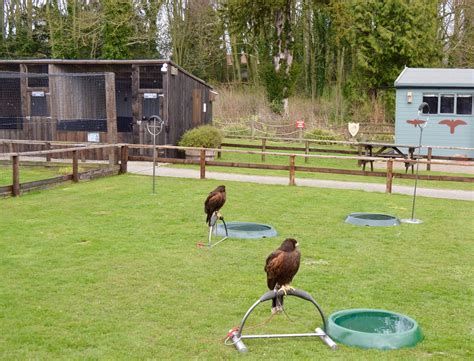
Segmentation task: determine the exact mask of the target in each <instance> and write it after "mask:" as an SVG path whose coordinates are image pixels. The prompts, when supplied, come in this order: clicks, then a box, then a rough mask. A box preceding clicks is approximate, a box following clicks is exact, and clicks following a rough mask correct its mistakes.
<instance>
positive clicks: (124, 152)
mask: <svg viewBox="0 0 474 361" xmlns="http://www.w3.org/2000/svg"><path fill="white" fill-rule="evenodd" d="M127 162H128V146H126V145H123V146H122V149H121V152H120V174H124V173H127Z"/></svg>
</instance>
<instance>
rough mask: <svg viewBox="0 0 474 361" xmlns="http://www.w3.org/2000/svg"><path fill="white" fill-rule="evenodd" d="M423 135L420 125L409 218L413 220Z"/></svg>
mask: <svg viewBox="0 0 474 361" xmlns="http://www.w3.org/2000/svg"><path fill="white" fill-rule="evenodd" d="M422 137H423V128H422V127H421V125H420V142H419V144H418V146H419V148H418V159H417V160H416V175H415V188H414V190H413V204H412V206H411V220H412V221H415V200H416V188H417V185H418V168H419V166H420V153H421V138H422Z"/></svg>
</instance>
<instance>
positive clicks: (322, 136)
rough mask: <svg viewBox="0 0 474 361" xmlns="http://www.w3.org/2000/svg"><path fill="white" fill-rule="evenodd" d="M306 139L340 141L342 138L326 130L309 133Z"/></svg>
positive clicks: (306, 134) (314, 130) (315, 130)
mask: <svg viewBox="0 0 474 361" xmlns="http://www.w3.org/2000/svg"><path fill="white" fill-rule="evenodd" d="M304 137H305V138H306V139H319V140H340V139H341V137H340V136H338V135H337V134H335V133H333V132H331V131H330V130H326V129H318V128H316V129H313V130H311V131H309V132H306V133H305V135H304Z"/></svg>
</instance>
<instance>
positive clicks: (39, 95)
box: [31, 91, 44, 97]
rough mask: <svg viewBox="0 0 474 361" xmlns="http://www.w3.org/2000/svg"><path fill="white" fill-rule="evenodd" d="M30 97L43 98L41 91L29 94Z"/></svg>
mask: <svg viewBox="0 0 474 361" xmlns="http://www.w3.org/2000/svg"><path fill="white" fill-rule="evenodd" d="M31 96H32V97H44V92H41V91H36V92H31Z"/></svg>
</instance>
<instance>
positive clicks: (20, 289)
mask: <svg viewBox="0 0 474 361" xmlns="http://www.w3.org/2000/svg"><path fill="white" fill-rule="evenodd" d="M218 184H219V182H217V181H211V180H203V181H198V180H186V179H171V178H159V179H157V194H156V195H151V177H145V176H138V175H123V176H116V177H109V178H104V179H99V180H95V181H91V182H81V183H79V184H70V185H66V186H61V187H58V188H54V189H50V190H45V191H41V192H34V193H29V194H26V195H24V196H22V197H20V198H6V199H1V200H0V202H1V209H2V210H1V217H0V252H1V253H0V278H1V280H2V282H0V334H1V335H2V336H1V337H0V358H1V359H8V360H10V359H44V360H49V359H63V360H71V359H81V360H82V359H111V360H116V359H160V360H164V359H181V360H188V359H205V360H208V359H211V360H212V359H238V358H239V359H240V358H241V357H242V355H240V354H238V352H237V351H236V350H235V349H234V348H233V347H226V346H224V345H223V339H224V337H225V335H226V333H227V331H228V330H229V329H230V328H231V327H233V326H236V325H238V324H239V323H240V320H241V318H242V316H243V314H244V313H245V312H246V311H247V309H248V308H249V307H250V306H251V305H252V304H253V303H254V302H255V300H257V299H258V298H259V297H260V296H261V295H262V294H263V293H264V292H265V291H266V282H265V273H264V271H263V266H264V262H265V258H266V256H267V255H268V254H269V253H270V252H271V251H272V250H273V249H275V248H276V247H277V246H278V245H279V244H280V242H281V241H282V240H283V239H284V238H286V237H290V236H291V237H295V238H296V239H297V240H298V241H299V242H300V244H301V252H302V262H301V267H300V270H299V272H298V274H297V276H296V277H295V280H294V286H295V287H297V288H301V289H304V290H306V291H307V292H309V293H310V294H312V295H313V296H314V298H315V299H316V300H317V301H318V302H319V304H320V305H321V306H322V308H323V310H324V311H325V312H326V314H327V315H329V314H331V313H332V312H335V311H337V310H341V309H347V308H359V307H363V308H381V309H387V310H390V311H395V312H399V313H403V314H406V315H408V316H410V317H412V318H414V319H415V320H417V321H418V323H419V324H420V326H421V328H422V330H423V333H424V337H425V338H424V340H423V342H421V343H420V344H418V345H417V346H416V347H415V348H410V349H402V350H393V351H377V350H362V349H357V348H350V347H345V346H343V345H340V349H339V350H338V351H335V352H333V351H331V350H329V348H327V346H325V345H324V344H323V343H322V342H320V341H319V340H318V339H309V338H305V339H284V340H248V341H246V345H247V346H248V348H249V353H248V354H247V355H246V356H245V357H246V358H247V359H251V360H262V359H272V360H293V359H305V360H309V359H323V360H324V359H340V360H353V359H357V360H391V359H407V360H413V359H424V358H428V357H431V356H433V357H436V359H455V358H458V359H472V358H473V356H474V311H473V307H472V305H473V301H474V298H473V271H474V269H473V264H474V262H473V261H474V242H473V241H474V239H473V235H472V234H473V233H472V230H473V220H472V215H473V204H472V202H465V201H450V200H445V199H430V198H423V197H418V198H417V212H416V215H417V217H418V218H421V219H422V220H423V221H424V223H423V224H421V225H408V224H402V225H400V226H398V227H389V228H385V227H373V228H368V227H357V226H352V225H349V224H345V223H344V218H345V217H346V216H347V215H348V214H349V213H352V212H364V211H366V212H382V213H387V214H392V215H395V216H397V217H400V218H407V217H409V216H410V212H411V197H409V196H402V195H395V194H392V195H389V194H376V193H366V192H361V191H343V190H330V189H318V188H306V187H288V186H276V185H275V186H272V185H256V184H246V183H234V182H226V187H227V193H228V201H227V204H226V205H225V207H224V209H223V213H224V215H225V217H226V220H227V221H232V220H233V221H253V222H260V223H267V224H271V225H273V226H274V227H275V228H276V229H277V230H278V232H279V233H280V235H279V236H278V237H275V238H267V239H262V240H238V239H229V240H227V241H225V242H223V243H222V244H220V245H218V246H217V247H215V248H214V249H212V250H208V249H201V248H198V247H196V244H197V243H198V242H206V241H207V227H206V225H205V223H204V219H205V217H204V213H203V201H204V199H205V197H206V196H207V193H208V192H209V191H210V190H211V189H213V188H214V187H215V186H217V185H218ZM286 309H287V313H288V314H289V315H290V317H291V319H292V320H293V322H290V321H289V320H288V319H287V318H286V317H285V316H284V315H279V316H277V317H275V318H273V319H272V321H271V322H270V323H269V324H267V325H265V326H259V327H255V328H254V329H251V328H250V327H253V326H257V325H259V324H261V323H262V322H264V321H265V320H266V319H267V318H268V316H269V315H270V305H269V304H268V303H265V304H263V305H262V306H261V307H259V308H257V310H256V312H255V314H254V315H252V317H251V318H250V319H249V321H248V331H249V333H250V332H252V333H265V332H278V333H282V332H283V333H286V332H311V331H312V330H313V329H314V328H315V327H317V326H320V325H321V321H320V319H319V318H318V316H317V315H316V314H315V313H314V309H313V307H312V306H311V305H309V303H308V304H306V303H305V302H302V301H301V300H299V299H295V298H294V297H291V298H288V299H287V300H286Z"/></svg>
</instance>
